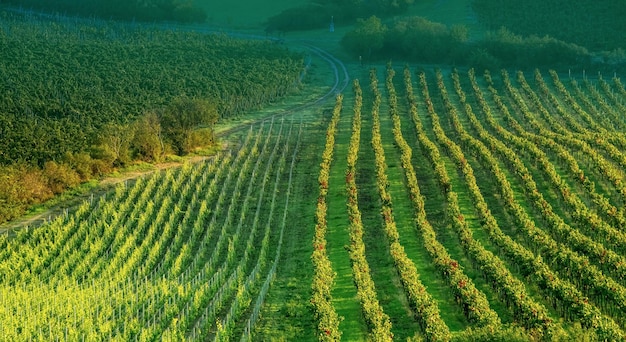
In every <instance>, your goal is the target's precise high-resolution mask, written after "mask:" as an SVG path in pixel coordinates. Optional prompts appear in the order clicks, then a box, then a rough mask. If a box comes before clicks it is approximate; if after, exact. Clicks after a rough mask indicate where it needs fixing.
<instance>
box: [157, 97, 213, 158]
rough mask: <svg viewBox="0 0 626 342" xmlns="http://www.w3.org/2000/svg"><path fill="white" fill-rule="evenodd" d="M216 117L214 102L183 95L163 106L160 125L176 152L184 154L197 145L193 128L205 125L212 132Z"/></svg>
mask: <svg viewBox="0 0 626 342" xmlns="http://www.w3.org/2000/svg"><path fill="white" fill-rule="evenodd" d="M218 117H219V116H218V113H217V105H216V104H215V103H213V102H210V101H208V100H205V99H198V98H188V97H185V96H183V97H179V98H176V99H174V100H173V101H172V103H171V104H170V105H169V106H168V107H167V108H165V110H164V111H163V113H162V115H161V125H162V127H163V132H164V133H165V136H166V137H167V138H168V139H169V140H170V142H171V143H172V147H173V148H174V150H175V151H176V153H178V154H184V153H189V152H191V151H192V150H193V149H194V148H195V147H197V144H196V142H195V140H196V139H194V132H195V130H197V129H198V128H201V127H206V128H209V129H210V130H211V132H212V129H213V125H214V124H215V123H216V122H217V118H218ZM211 139H212V134H211Z"/></svg>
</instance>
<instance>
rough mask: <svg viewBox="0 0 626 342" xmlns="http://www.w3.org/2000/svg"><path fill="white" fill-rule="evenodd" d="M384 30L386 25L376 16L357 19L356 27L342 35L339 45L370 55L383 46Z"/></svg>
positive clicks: (356, 52) (385, 30)
mask: <svg viewBox="0 0 626 342" xmlns="http://www.w3.org/2000/svg"><path fill="white" fill-rule="evenodd" d="M386 32H387V26H385V25H384V24H383V23H382V22H381V21H380V19H379V18H378V17H376V16H371V17H369V19H367V20H363V19H359V20H358V22H357V25H356V28H355V29H354V30H352V31H349V32H348V33H346V35H345V36H344V37H343V39H342V40H341V45H342V46H343V47H344V48H345V49H346V50H348V51H350V52H353V53H355V54H358V55H365V56H367V57H371V56H372V53H376V52H378V50H380V49H381V48H382V47H383V43H384V41H385V33H386Z"/></svg>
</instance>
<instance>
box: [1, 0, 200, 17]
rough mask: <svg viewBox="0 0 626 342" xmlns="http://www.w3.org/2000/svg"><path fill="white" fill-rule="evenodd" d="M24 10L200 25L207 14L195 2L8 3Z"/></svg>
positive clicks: (68, 0) (87, 0)
mask: <svg viewBox="0 0 626 342" xmlns="http://www.w3.org/2000/svg"><path fill="white" fill-rule="evenodd" d="M4 2H5V3H8V4H11V5H13V6H20V7H24V8H29V9H31V8H33V9H38V10H44V11H52V12H60V13H69V14H76V15H82V16H89V17H94V16H95V17H100V18H103V19H110V18H111V19H121V20H139V21H148V22H154V21H178V22H196V23H201V22H204V21H205V20H206V17H207V14H206V13H205V12H204V10H203V9H201V8H199V7H197V6H194V4H193V1H181V0H5V1H4Z"/></svg>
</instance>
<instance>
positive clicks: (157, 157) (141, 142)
mask: <svg viewBox="0 0 626 342" xmlns="http://www.w3.org/2000/svg"><path fill="white" fill-rule="evenodd" d="M134 126H135V127H134V131H135V135H134V137H133V143H132V146H133V150H134V152H135V155H136V156H137V157H138V158H140V159H144V160H146V161H154V162H157V163H158V162H160V161H161V160H162V158H163V155H164V153H165V142H164V141H163V128H162V127H161V119H160V118H159V115H158V114H157V113H156V112H154V111H150V112H147V113H145V114H144V115H143V116H142V117H140V118H139V119H137V121H135V123H134Z"/></svg>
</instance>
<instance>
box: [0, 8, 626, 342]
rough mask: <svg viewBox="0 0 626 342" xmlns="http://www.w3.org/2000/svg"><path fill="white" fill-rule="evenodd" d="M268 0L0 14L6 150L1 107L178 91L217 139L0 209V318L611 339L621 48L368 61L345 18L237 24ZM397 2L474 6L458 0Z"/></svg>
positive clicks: (267, 335) (625, 98) (87, 335)
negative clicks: (30, 213) (477, 65)
mask: <svg viewBox="0 0 626 342" xmlns="http://www.w3.org/2000/svg"><path fill="white" fill-rule="evenodd" d="M296 3H297V4H302V3H305V2H304V1H297V2H296ZM288 4H289V3H288V2H287V1H282V0H281V1H278V2H276V3H275V4H274V6H275V7H272V6H266V7H265V8H263V9H259V11H261V10H263V11H264V12H263V13H261V14H258V13H253V12H254V9H256V8H258V7H259V6H260V5H259V3H256V2H255V3H254V4H253V3H252V2H251V1H248V0H246V1H239V2H236V3H234V4H233V5H232V6H226V5H223V4H204V5H203V6H205V7H206V8H207V9H209V10H210V9H211V8H213V9H214V13H213V14H211V13H210V14H209V18H208V21H207V22H206V23H205V24H206V27H203V29H202V30H201V31H199V32H195V30H196V29H197V27H198V26H184V25H181V26H171V27H170V26H159V25H158V24H154V25H153V26H151V27H150V28H149V29H146V30H144V29H143V28H141V27H140V26H135V23H132V24H130V26H129V25H126V26H123V27H130V28H131V29H130V30H128V31H123V30H122V31H119V30H114V29H113V28H116V27H117V26H116V24H114V23H111V25H112V26H111V27H109V26H105V25H104V23H105V22H104V21H103V22H100V21H96V22H97V23H98V25H100V26H98V27H100V30H95V31H92V32H91V33H89V32H90V31H88V30H86V29H85V27H86V26H83V25H84V22H82V21H77V24H76V27H77V28H78V27H83V29H82V30H81V29H72V30H69V32H70V33H69V34H68V33H67V32H68V30H67V27H70V28H72V27H74V26H72V25H74V24H71V23H69V24H68V23H65V24H67V25H69V26H64V25H65V24H64V25H60V24H54V23H52V22H50V23H46V19H44V20H42V22H43V23H40V24H37V25H39V26H37V25H34V24H33V23H35V22H37V23H39V19H38V18H37V19H36V20H35V19H34V18H27V19H28V20H30V21H32V23H31V22H30V21H26V22H27V24H28V25H22V23H21V22H19V21H18V22H16V21H10V20H8V19H7V21H5V22H4V24H2V25H0V26H1V27H0V45H2V44H4V45H6V47H7V48H10V49H4V50H2V51H3V52H4V53H1V52H0V57H1V58H0V72H3V75H5V76H7V77H5V79H6V80H5V88H6V89H8V90H11V92H10V93H7V94H5V95H6V96H4V97H0V98H1V99H2V103H4V105H3V106H0V107H2V108H3V110H4V112H2V113H0V116H1V117H0V119H2V120H4V122H7V123H9V122H13V121H10V120H8V118H12V119H15V122H27V124H23V125H22V126H18V125H17V124H11V125H9V124H5V126H3V127H6V129H3V130H0V134H1V135H0V137H1V138H2V139H0V140H2V141H4V145H3V146H6V147H5V148H0V156H5V158H6V160H7V161H13V160H14V159H17V157H14V156H9V157H6V156H8V155H9V152H12V153H14V155H15V156H18V155H22V154H24V153H25V151H31V152H32V151H35V152H36V151H37V149H35V148H32V147H33V146H35V145H33V144H31V143H30V142H29V141H28V140H26V139H18V138H12V137H13V136H15V137H19V136H20V135H19V134H22V133H24V132H30V131H28V130H26V129H23V128H19V127H35V126H34V125H35V124H36V125H38V126H37V127H38V128H37V129H38V130H39V131H36V130H34V129H33V130H32V132H31V133H32V134H30V135H29V137H34V138H38V137H39V138H41V134H35V133H33V132H45V131H46V130H50V131H60V130H61V128H64V129H68V127H69V128H72V127H74V128H72V129H73V130H72V132H77V133H76V134H66V135H63V136H67V142H68V143H76V144H79V143H78V142H76V141H77V140H76V138H77V137H78V136H79V135H78V134H79V133H80V132H83V134H84V132H86V129H85V128H81V127H83V126H79V125H78V124H79V123H81V122H87V123H90V125H91V126H86V125H85V126H84V127H92V133H94V134H95V132H98V131H99V130H100V127H108V126H105V125H104V124H102V125H99V124H92V122H97V120H104V119H108V118H109V117H111V116H113V114H115V115H117V116H115V119H116V120H117V121H119V122H125V121H127V120H130V119H132V117H133V116H138V115H140V114H141V113H142V110H144V109H145V108H146V106H148V105H150V108H149V109H152V110H154V111H155V113H158V112H159V110H161V109H160V108H161V107H160V106H162V105H165V104H168V103H169V102H171V101H173V99H174V98H175V96H174V95H177V94H190V93H194V94H196V95H198V96H205V97H206V96H209V97H213V98H214V99H216V101H218V105H219V106H218V107H216V108H219V112H220V113H222V114H223V116H224V117H220V120H219V122H218V123H216V124H215V127H214V128H211V129H212V130H214V132H215V136H214V137H215V141H217V142H218V144H216V145H215V146H211V147H207V151H209V148H213V150H211V151H216V152H214V154H211V153H209V152H207V153H206V154H193V155H192V156H191V157H190V156H176V157H172V156H171V155H169V156H168V157H172V158H174V159H172V160H175V161H176V162H172V161H168V162H167V163H165V164H167V166H165V165H160V166H161V167H155V168H154V169H151V171H150V172H146V173H145V174H143V175H141V176H139V177H131V176H128V177H127V179H126V180H122V181H119V180H118V181H119V182H118V183H116V185H113V186H111V185H109V187H108V188H104V187H103V188H98V190H97V191H94V192H93V193H87V194H83V197H82V198H80V199H77V198H74V199H73V200H72V203H79V204H78V205H74V204H69V203H68V206H69V207H68V208H67V209H65V208H62V209H59V208H57V207H55V208H54V209H51V210H50V211H49V212H48V213H49V214H50V215H49V216H48V215H43V216H45V217H46V218H45V219H43V223H41V224H39V222H41V221H42V219H41V216H37V218H36V219H35V218H31V219H30V220H29V219H28V218H26V219H24V221H20V220H17V221H16V222H11V223H10V225H3V226H0V342H2V341H233V340H237V341H338V340H344V341H392V340H397V341H571V340H580V341H623V340H625V339H626V230H625V229H626V171H625V170H626V133H625V132H626V87H625V85H624V84H623V83H622V81H621V80H620V78H619V77H617V76H618V72H611V77H608V78H607V77H606V76H605V77H602V75H601V73H600V72H598V73H597V76H596V75H595V71H594V72H593V73H591V74H593V77H589V74H585V73H584V72H583V73H582V74H576V75H574V73H573V72H570V73H567V72H565V73H563V72H562V71H558V72H557V71H555V70H551V69H549V68H545V69H542V68H538V69H535V70H524V71H517V70H515V69H502V70H500V71H494V70H491V71H483V70H478V69H473V68H470V67H459V68H454V67H452V66H444V65H439V66H438V67H437V66H433V65H432V64H428V65H426V64H415V63H411V64H406V65H403V64H402V62H397V63H396V64H394V63H392V62H388V63H387V64H386V65H385V64H381V63H384V61H383V62H381V61H369V60H368V61H366V63H365V65H364V64H363V63H362V62H361V61H359V62H357V61H356V60H354V59H351V57H349V54H348V53H347V52H346V51H344V50H341V48H340V45H339V44H340V40H341V36H339V35H338V34H339V33H341V32H345V31H347V30H349V29H350V27H347V26H344V27H342V26H339V25H338V27H337V32H333V33H331V32H328V29H327V28H326V27H324V28H320V29H319V30H317V29H316V30H311V31H304V32H297V33H293V34H290V35H287V36H282V37H280V39H279V38H275V39H274V38H272V37H269V36H264V35H261V36H258V35H253V34H251V33H252V32H257V31H258V30H259V29H260V28H261V27H262V25H263V22H264V21H263V20H262V19H263V18H266V17H268V16H271V15H272V14H273V13H274V12H277V11H279V10H280V9H284V8H286V7H288ZM250 6H252V7H250ZM254 6H256V7H254ZM242 8H248V9H249V10H250V11H249V12H246V13H245V16H244V15H242V16H239V17H236V14H237V13H239V12H242V13H243V12H245V11H244V10H243V9H242ZM251 8H252V9H251ZM451 8H454V9H456V12H454V13H452V14H450V13H451V12H450V11H449V9H451ZM413 10H414V11H418V12H424V11H425V12H426V13H427V14H428V15H430V17H433V18H437V19H442V21H443V19H445V18H447V20H448V23H449V24H455V23H458V22H463V21H464V20H471V25H475V27H476V28H478V27H479V25H478V22H477V21H476V20H477V19H476V16H475V15H474V14H473V10H472V8H471V6H470V2H469V1H466V0H450V1H434V0H432V1H430V0H429V1H424V2H422V3H420V4H416V5H415V7H414V8H413ZM255 14H258V15H255ZM5 16H7V15H5ZM446 16H447V17H446ZM7 18H8V16H7ZM59 18H60V19H59V21H60V22H66V21H68V19H67V18H66V17H62V16H59ZM5 19H6V18H5ZM1 20H2V18H0V21H1ZM107 25H109V24H107ZM167 25H171V24H167ZM203 25H204V24H203ZM471 25H470V26H471ZM121 27H122V26H121ZM172 27H174V28H175V29H173V30H172V32H169V30H170V28H172ZM214 27H225V28H229V29H232V30H233V31H232V36H229V34H227V33H224V34H213V33H215V32H214V31H212V30H213V28H214ZM472 28H473V27H472ZM237 30H239V31H237ZM481 30H484V28H483V29H481ZM246 31H247V33H246ZM116 32H117V33H116ZM124 32H126V33H124ZM483 33H484V31H478V32H472V33H471V34H472V35H473V36H472V38H474V37H477V36H479V35H482V34H483ZM102 34H104V36H103V37H99V36H100V35H102ZM238 34H239V35H240V36H238ZM161 35H163V36H164V37H166V38H158V39H157V38H154V37H160V36H161ZM474 35H475V36H474ZM24 37H26V38H30V39H26V40H24ZM37 37H39V38H37ZM41 37H43V38H41ZM64 37H65V38H64ZM167 37H169V38H167ZM240 38H243V39H240ZM268 38H272V39H268ZM20 41H24V43H20ZM113 47H117V48H118V50H116V49H113ZM173 47H177V48H178V49H180V50H172V49H173ZM144 49H145V51H144ZM5 50H6V51H5ZM86 50H93V51H96V52H95V53H91V54H89V55H87V54H86V55H85V56H82V55H81V54H80V53H79V52H82V51H86ZM36 51H44V52H46V53H41V54H39V53H37V52H36ZM48 51H49V52H48ZM63 51H67V54H65V55H63V54H60V52H63ZM116 51H118V53H116ZM120 51H121V52H124V53H119V52H120ZM142 51H144V52H142ZM155 51H156V52H159V51H169V52H168V53H167V54H165V53H164V54H160V55H159V56H160V57H159V59H156V58H155V59H153V60H151V61H152V62H151V63H153V64H150V65H148V64H147V63H146V56H152V55H155V56H156V55H157V54H156V53H155ZM184 51H187V52H188V54H185V53H184ZM53 52H54V53H53ZM105 52H106V53H105ZM140 52H142V54H140ZM218 52H219V54H218ZM15 55H19V56H21V57H20V58H14V57H13V56H15ZM135 55H138V56H141V58H139V57H138V58H134V59H129V58H128V57H127V56H135ZM241 55H245V56H246V57H245V58H244V57H241ZM68 56H75V57H73V58H75V60H69V59H68V58H69V57H68ZM81 56H82V57H81ZM207 56H208V57H207ZM182 57H185V58H182ZM96 58H98V59H96ZM342 59H343V61H342ZM98 60H100V61H101V63H100V64H98V63H96V62H94V61H98ZM157 60H158V61H157ZM60 61H66V62H67V61H71V63H69V62H67V63H65V64H67V65H56V64H62V63H60ZM72 61H73V62H72ZM84 61H89V62H84ZM107 61H108V62H107ZM187 62H188V63H187ZM377 63H378V64H377ZM72 65H75V66H76V67H72ZM90 65H99V66H100V67H101V69H102V70H101V71H99V72H100V74H98V73H96V72H94V70H91V69H88V68H87V66H90ZM124 65H126V66H128V70H129V72H122V71H124V70H122V66H124ZM170 65H171V66H170ZM78 67H80V68H84V69H80V70H79V69H78ZM142 68H145V69H142ZM131 70H132V71H133V72H130V71H131ZM141 70H144V71H145V72H140V71H141ZM168 70H169V72H170V73H169V74H168V73H167V71H168ZM564 70H567V69H566V68H564ZM79 71H80V72H79ZM77 72H78V74H80V75H82V76H81V77H83V79H84V80H87V81H88V82H87V81H81V79H74V78H72V77H73V76H72V75H76V74H77ZM118 74H119V75H118ZM50 75H55V77H56V78H55V79H53V78H51V76H50ZM98 75H100V76H98ZM168 75H169V76H168ZM157 76H160V77H162V78H163V79H162V80H159V79H157ZM166 76H167V77H166ZM96 78H102V79H106V80H113V79H117V80H120V82H119V84H117V83H111V84H109V83H107V82H101V83H98V82H96ZM165 79H167V80H169V81H167V82H166V80H165ZM0 83H1V82H0ZM220 84H221V85H220ZM8 85H10V87H9V86H8ZM85 85H87V86H88V87H86V86H85ZM122 86H123V87H122ZM157 86H158V87H157ZM126 87H128V88H126ZM159 87H161V88H162V89H161V88H159ZM109 88H110V91H109V92H107V91H106V89H109ZM33 89H34V90H33ZM63 89H69V90H63ZM89 89H91V92H90V91H89ZM62 90H63V91H62ZM66 98H67V99H66ZM124 99H125V100H126V102H124V101H122V100H124ZM92 102H93V103H100V104H102V105H101V106H96V105H94V104H93V103H92ZM37 106H39V107H37ZM117 106H119V107H117ZM79 107H80V108H83V109H84V110H81V111H78V110H74V109H76V108H79ZM99 108H108V110H100V109H99ZM46 110H48V112H46ZM24 113H26V114H28V115H23V114H24ZM42 113H43V114H46V113H47V114H46V115H42ZM70 114H71V115H70ZM38 115H41V117H39V116H38ZM48 117H49V118H50V120H52V119H55V120H56V119H57V117H59V118H62V119H63V121H60V120H59V121H58V122H59V123H58V126H53V125H50V124H49V122H53V121H45V120H44V119H45V118H48ZM22 118H23V120H22ZM18 119H19V120H22V121H19V120H18ZM79 119H80V120H79ZM26 120H29V121H26ZM54 122H56V121H54ZM71 123H73V124H75V126H71V125H70V124H71ZM65 124H67V127H66V126H64V125H65ZM70 126H71V127H70ZM59 127H60V128H59ZM116 127H121V126H116ZM201 128H206V127H202V126H196V127H194V129H201ZM212 132H213V131H212ZM11 134H14V135H11ZM159 134H160V133H159ZM50 140H51V141H53V139H50ZM33 141H43V140H42V139H39V140H33ZM212 141H213V140H212ZM18 143H19V144H21V145H18ZM161 143H163V141H161ZM79 145H80V146H78V147H80V148H81V149H82V148H85V151H86V152H85V153H90V151H91V149H90V148H87V146H86V145H85V144H79ZM37 146H38V145H37ZM41 146H45V147H47V148H50V146H52V145H51V143H47V142H46V143H41ZM11 148H12V149H11ZM50 149H51V151H52V152H55V151H56V150H57V149H55V148H50ZM81 151H82V150H81ZM57 152H58V151H57ZM51 155H53V154H51ZM53 157H54V158H47V157H46V158H44V157H42V158H41V160H42V162H43V161H48V159H50V160H56V159H59V158H61V157H60V156H54V155H53ZM55 158H56V159H55ZM0 159H2V158H0ZM31 159H34V158H31ZM178 161H180V162H178ZM0 162H2V161H1V160H0ZM168 163H169V164H168ZM174 164H176V165H177V166H175V167H174V166H172V165H174ZM20 166H21V165H20ZM25 174H26V173H25ZM8 179H10V178H8V176H7V175H2V174H0V181H2V182H4V183H11V182H10V181H8ZM107 180H109V181H112V180H111V179H107ZM0 184H1V183H0ZM109 184H110V183H109ZM3 195H5V194H3V193H0V205H5V203H7V202H6V201H5V200H4V197H2V196H3ZM83 199H84V200H83ZM68 202H69V201H68ZM0 209H2V207H0ZM24 222H28V223H24ZM35 222H36V223H35Z"/></svg>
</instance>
